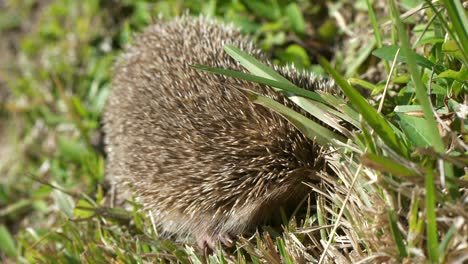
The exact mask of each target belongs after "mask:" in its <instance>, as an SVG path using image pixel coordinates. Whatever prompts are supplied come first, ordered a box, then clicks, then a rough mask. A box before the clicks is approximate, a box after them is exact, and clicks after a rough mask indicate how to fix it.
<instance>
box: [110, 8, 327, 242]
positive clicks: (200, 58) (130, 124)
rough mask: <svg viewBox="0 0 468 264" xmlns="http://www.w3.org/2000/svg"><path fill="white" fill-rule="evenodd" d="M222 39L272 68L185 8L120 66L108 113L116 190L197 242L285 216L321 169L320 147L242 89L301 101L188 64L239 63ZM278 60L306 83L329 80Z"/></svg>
mask: <svg viewBox="0 0 468 264" xmlns="http://www.w3.org/2000/svg"><path fill="white" fill-rule="evenodd" d="M225 44H231V45H234V46H236V47H238V48H240V49H241V50H243V51H244V52H246V53H248V54H251V55H252V56H254V57H255V58H257V59H259V60H260V61H262V62H264V63H266V64H267V65H269V66H273V64H272V63H271V62H269V61H268V60H267V58H266V55H264V54H263V53H262V52H261V51H260V50H259V49H258V48H257V47H256V46H255V45H254V44H253V41H252V40H251V39H250V38H249V37H248V36H244V35H243V34H241V32H240V30H239V29H237V28H236V27H235V26H233V25H229V24H223V23H221V22H218V21H215V20H213V19H210V18H206V17H189V16H184V17H178V18H175V19H172V20H171V21H165V22H161V21H159V22H156V23H155V24H153V25H151V26H149V27H147V28H146V29H145V30H144V31H143V32H142V33H139V34H138V35H137V36H136V37H135V39H134V41H133V43H132V44H131V45H130V46H129V47H127V48H126V50H125V51H124V52H123V54H122V55H121V56H120V57H119V58H118V60H117V61H116V63H115V66H114V69H113V80H112V86H113V87H112V90H111V93H110V94H109V97H108V100H107V103H106V106H105V110H104V116H103V120H104V133H105V144H106V152H107V157H108V160H107V165H106V170H107V172H106V174H107V175H108V177H110V178H111V182H112V184H113V186H114V187H115V188H116V190H117V193H118V194H120V193H130V194H131V195H134V196H135V197H136V198H137V199H138V201H139V202H140V203H141V204H142V205H143V207H144V210H147V211H148V212H149V213H151V215H152V217H154V219H155V220H156V222H157V224H158V226H159V227H160V228H161V230H163V231H164V232H163V233H166V234H171V235H177V236H178V237H182V238H187V237H192V238H193V239H194V240H195V241H196V243H197V244H198V246H199V248H200V249H202V250H206V249H208V250H209V249H213V248H214V247H215V246H216V245H217V244H218V243H222V244H224V245H226V246H231V245H233V241H234V239H235V238H236V237H238V236H239V235H243V234H246V233H248V232H252V231H254V229H255V228H256V227H257V226H259V225H261V224H263V223H269V222H272V221H274V219H278V217H279V216H280V208H296V206H297V205H298V203H299V202H300V201H301V200H303V199H304V198H305V197H306V195H307V194H308V193H310V187H308V186H307V185H306V184H305V183H307V182H310V181H311V180H313V179H314V176H315V175H317V173H318V172H320V171H323V170H326V162H325V158H324V152H325V149H326V148H325V147H324V146H320V145H318V144H317V143H315V142H314V141H313V140H310V139H308V138H306V137H305V136H304V135H303V134H302V133H301V132H300V131H299V130H298V129H297V128H296V127H294V126H293V125H292V124H291V123H289V122H288V121H287V120H286V119H284V118H283V117H282V116H281V115H280V114H278V113H276V112H274V111H272V110H269V109H267V108H265V107H264V106H260V105H257V104H254V103H252V102H251V101H249V99H248V97H247V96H246V95H245V93H244V92H243V89H249V90H252V91H255V92H258V93H261V94H263V95H265V96H268V97H270V98H273V99H275V100H277V101H279V102H281V103H283V104H285V105H286V106H289V107H293V108H294V107H295V106H294V105H293V104H292V103H291V102H290V101H289V100H288V99H287V98H286V97H285V96H284V95H282V94H280V93H278V92H275V91H274V90H272V89H271V87H268V86H265V85H259V84H255V83H251V82H248V81H244V80H238V79H235V78H230V77H226V76H222V75H216V74H212V73H207V72H203V71H200V70H196V69H194V68H192V67H191V65H194V64H201V65H207V66H211V67H217V68H225V69H231V70H238V71H244V70H243V69H242V66H240V65H239V64H238V63H237V62H236V61H235V60H233V59H232V58H231V57H230V56H229V55H227V54H225V52H224V51H223V47H224V45H225ZM273 67H275V69H276V70H277V71H279V72H280V73H281V74H282V75H283V76H285V77H286V78H287V79H289V80H291V81H292V82H293V83H295V84H296V85H298V86H301V87H303V88H305V89H309V90H320V91H327V90H330V89H332V87H333V83H332V82H331V81H328V80H325V79H321V78H318V77H316V76H314V75H313V74H310V73H304V72H298V71H295V70H293V69H292V68H291V67H279V66H273ZM296 110H297V109H296ZM315 178H316V177H315Z"/></svg>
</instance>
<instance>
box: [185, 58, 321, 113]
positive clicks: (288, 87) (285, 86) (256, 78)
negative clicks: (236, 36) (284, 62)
mask: <svg viewBox="0 0 468 264" xmlns="http://www.w3.org/2000/svg"><path fill="white" fill-rule="evenodd" d="M191 67H192V68H195V69H199V70H203V71H208V72H212V73H217V74H222V75H226V76H230V77H234V78H237V79H242V80H246V81H251V82H256V83H260V84H265V85H268V86H271V87H276V88H279V89H281V90H284V91H287V92H291V93H293V94H296V95H299V96H303V97H305V98H309V99H311V100H314V101H318V102H321V103H324V104H328V103H327V101H326V100H324V99H323V98H322V96H321V95H320V94H318V93H316V92H313V91H309V90H305V89H301V88H299V87H297V86H296V85H294V84H293V83H291V82H289V81H288V82H287V83H286V82H281V81H277V80H276V79H273V78H269V77H263V76H265V75H263V76H260V75H252V74H248V73H243V72H240V71H233V70H225V69H219V68H213V67H208V66H204V65H199V64H196V65H192V66H191ZM275 73H276V72H275ZM280 76H281V75H280ZM281 77H282V76H281Z"/></svg>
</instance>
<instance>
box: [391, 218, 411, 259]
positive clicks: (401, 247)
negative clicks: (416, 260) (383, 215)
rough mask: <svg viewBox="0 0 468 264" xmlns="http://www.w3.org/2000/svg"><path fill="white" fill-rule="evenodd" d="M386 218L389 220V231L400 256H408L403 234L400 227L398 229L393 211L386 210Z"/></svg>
mask: <svg viewBox="0 0 468 264" xmlns="http://www.w3.org/2000/svg"><path fill="white" fill-rule="evenodd" d="M388 220H389V222H390V232H392V236H393V240H394V241H395V243H396V245H397V248H398V252H400V257H402V258H404V257H406V256H408V252H407V250H406V246H405V242H404V241H403V236H402V235H401V232H400V229H398V223H397V219H396V214H395V211H393V210H390V211H389V212H388Z"/></svg>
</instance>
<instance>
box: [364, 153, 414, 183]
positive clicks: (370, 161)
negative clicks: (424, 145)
mask: <svg viewBox="0 0 468 264" xmlns="http://www.w3.org/2000/svg"><path fill="white" fill-rule="evenodd" d="M361 159H362V162H363V163H364V164H365V165H366V166H368V167H370V168H373V169H375V170H378V171H381V172H387V173H390V174H392V175H395V176H400V177H412V176H417V175H418V174H417V173H416V172H414V171H413V170H411V169H408V168H407V167H405V166H403V165H401V164H399V163H397V162H396V161H394V160H392V159H389V158H386V157H383V156H380V155H377V154H374V153H366V154H364V155H363V156H362V158H361Z"/></svg>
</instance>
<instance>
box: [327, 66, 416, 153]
mask: <svg viewBox="0 0 468 264" xmlns="http://www.w3.org/2000/svg"><path fill="white" fill-rule="evenodd" d="M319 61H320V64H321V65H322V66H323V67H324V68H325V70H327V71H328V72H329V73H330V75H332V76H333V78H334V79H335V81H336V82H337V84H338V85H339V86H340V87H341V89H342V90H343V92H344V93H345V94H346V96H347V97H348V98H349V100H350V101H351V103H352V104H353V106H355V107H356V108H357V109H358V111H359V113H360V114H361V115H362V116H363V118H364V119H365V120H366V121H367V123H368V124H369V125H370V126H371V127H372V128H373V129H374V131H375V132H376V133H377V134H378V135H379V136H380V138H381V139H382V140H383V141H384V142H385V144H387V145H388V146H389V147H390V148H392V149H393V150H394V151H395V152H397V153H399V154H400V155H402V156H405V157H407V156H408V151H407V148H406V146H404V145H403V144H402V140H401V139H399V138H398V137H397V136H396V134H395V131H394V130H393V129H392V127H391V126H390V125H389V123H388V122H387V120H385V118H384V117H382V116H381V115H380V114H379V113H378V112H377V110H375V109H374V108H373V107H372V106H371V105H370V104H369V103H368V102H367V101H366V100H365V99H364V98H363V97H362V96H361V95H360V94H359V92H357V91H356V90H355V89H354V88H353V87H352V86H351V85H350V84H349V83H348V82H347V81H346V80H345V79H344V78H343V77H341V76H340V75H339V74H338V73H337V72H336V71H335V70H334V69H333V68H332V67H331V65H330V64H329V63H328V61H327V60H326V59H325V58H323V57H321V58H320V59H319Z"/></svg>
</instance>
